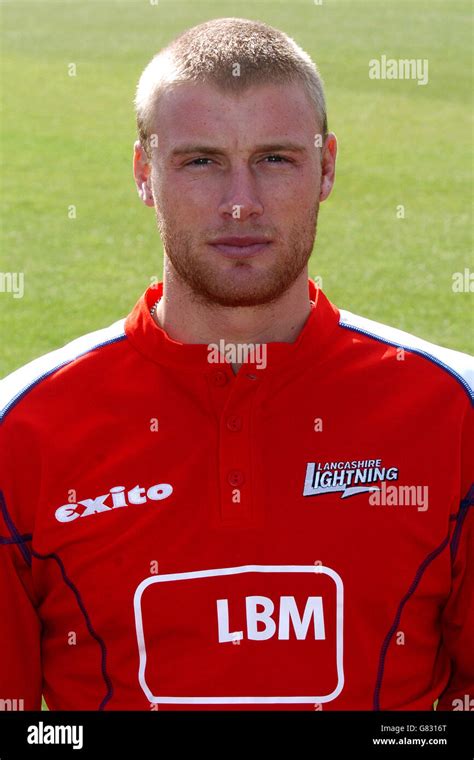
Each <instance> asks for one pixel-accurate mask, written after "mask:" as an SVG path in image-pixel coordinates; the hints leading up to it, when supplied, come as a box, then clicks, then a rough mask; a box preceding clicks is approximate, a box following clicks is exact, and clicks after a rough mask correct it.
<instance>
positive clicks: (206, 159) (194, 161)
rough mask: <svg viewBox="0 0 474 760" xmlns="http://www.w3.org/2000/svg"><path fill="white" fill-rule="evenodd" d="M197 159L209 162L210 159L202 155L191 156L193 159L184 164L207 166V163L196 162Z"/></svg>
mask: <svg viewBox="0 0 474 760" xmlns="http://www.w3.org/2000/svg"><path fill="white" fill-rule="evenodd" d="M198 161H209V162H211V159H210V158H204V157H201V158H193V160H192V161H189V162H188V163H187V164H186V166H207V165H208V164H201V163H198Z"/></svg>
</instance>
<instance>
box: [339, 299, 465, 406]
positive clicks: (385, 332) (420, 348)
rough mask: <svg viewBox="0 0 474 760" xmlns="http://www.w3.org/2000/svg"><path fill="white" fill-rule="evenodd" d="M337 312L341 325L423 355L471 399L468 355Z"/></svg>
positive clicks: (391, 328) (400, 331)
mask: <svg viewBox="0 0 474 760" xmlns="http://www.w3.org/2000/svg"><path fill="white" fill-rule="evenodd" d="M339 311H340V314H341V318H340V320H339V324H340V326H341V327H346V328H349V329H351V330H355V331H356V332H360V333H363V334H365V335H369V336H370V337H372V338H376V339H377V340H380V341H382V342H383V343H389V344H390V345H392V346H400V347H401V348H406V349H407V350H409V351H413V352H414V353H416V354H419V355H420V356H424V357H425V358H426V359H428V360H429V361H432V362H434V363H435V364H438V366H440V367H442V368H443V369H445V370H446V371H447V372H449V373H450V374H451V375H453V376H454V377H455V378H456V379H457V380H458V381H459V382H460V383H461V385H463V387H464V388H465V389H466V391H467V392H468V394H469V396H470V398H471V399H473V398H474V358H473V357H472V356H470V355H469V354H465V353H462V352H461V351H454V350H453V349H451V348H444V347H443V346H438V345H436V344H435V343H430V342H429V341H427V340H423V338H418V337H417V336H416V335H412V334H411V333H407V332H404V331H403V330H398V329H397V328H396V327H390V326H388V325H384V324H382V323H381V322H374V321H373V320H372V319H366V318H365V317H360V316H358V315H357V314H351V312H350V311H345V310H344V309H340V310H339Z"/></svg>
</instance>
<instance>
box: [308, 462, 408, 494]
mask: <svg viewBox="0 0 474 760" xmlns="http://www.w3.org/2000/svg"><path fill="white" fill-rule="evenodd" d="M385 480H398V468H397V467H384V466H382V460H381V459H353V460H352V461H340V462H325V463H324V464H323V463H321V462H308V464H307V465H306V477H305V481H304V489H303V496H319V495H321V494H324V493H334V492H335V491H336V492H337V491H341V492H342V493H341V499H347V498H348V496H355V495H356V494H359V493H364V492H366V491H380V486H378V485H374V484H375V483H381V482H383V481H385ZM362 484H363V485H362Z"/></svg>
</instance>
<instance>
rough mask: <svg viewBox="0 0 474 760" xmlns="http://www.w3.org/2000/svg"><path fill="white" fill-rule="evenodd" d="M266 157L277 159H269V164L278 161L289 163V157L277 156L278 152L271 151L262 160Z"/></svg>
mask: <svg viewBox="0 0 474 760" xmlns="http://www.w3.org/2000/svg"><path fill="white" fill-rule="evenodd" d="M268 158H271V159H274V158H276V159H277V160H276V161H270V163H271V164H279V163H280V162H283V163H287V164H291V161H290V159H289V158H285V156H279V155H278V153H272V154H271V155H270V156H265V158H264V161H266V160H267V159H268Z"/></svg>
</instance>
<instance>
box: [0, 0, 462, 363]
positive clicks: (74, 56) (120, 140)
mask: <svg viewBox="0 0 474 760" xmlns="http://www.w3.org/2000/svg"><path fill="white" fill-rule="evenodd" d="M470 8H471V5H470V3H469V2H468V1H467V0H466V1H464V0H450V2H445V0H407V1H400V0H396V1H392V0H324V3H323V5H322V6H317V5H314V3H313V2H312V0H287V1H286V2H282V1H278V0H277V1H271V2H270V1H268V0H267V1H266V2H258V0H252V2H246V1H243V0H238V1H233V0H220V1H219V2H210V1H207V2H206V1H204V2H201V1H200V0H196V1H195V2H185V1H181V0H159V2H158V4H157V5H152V4H151V3H150V2H149V0H117V1H107V2H103V1H101V0H60V1H59V2H58V1H56V2H50V1H43V0H36V1H34V2H33V1H27V2H25V1H24V0H13V1H7V2H3V3H2V4H1V17H2V52H1V85H2V110H3V118H2V128H1V150H2V173H3V179H2V185H1V201H2V206H3V215H2V242H1V259H0V271H2V272H7V271H16V272H24V276H25V295H24V298H23V299H14V298H13V297H12V295H11V294H8V293H0V321H1V326H0V329H1V332H0V340H1V349H0V376H3V375H5V374H6V373H7V372H9V371H11V370H13V369H14V368H16V367H18V366H20V365H21V364H24V363H25V362H26V361H29V360H30V359H32V358H35V357H36V356H39V355H40V354H43V353H45V352H47V351H49V350H52V349H54V348H57V347H59V346H61V345H64V343H66V342H67V341H69V340H71V339H73V338H74V337H77V336H78V335H81V334H84V333H86V332H89V331H91V330H95V329H98V328H100V327H103V326H106V325H108V324H110V323H111V322H113V321H115V320H116V319H118V318H120V317H122V316H124V315H125V314H127V313H128V311H129V310H130V309H131V308H132V306H133V304H134V303H135V301H136V300H137V299H138V297H139V295H140V294H141V293H142V291H143V290H144V289H145V288H146V287H147V285H148V284H149V283H150V278H151V277H153V276H158V277H161V273H162V248H161V242H160V239H159V237H158V233H157V231H156V227H155V222H154V217H153V212H152V210H150V209H147V208H145V207H144V206H142V205H141V203H140V201H139V199H138V196H137V195H136V191H135V188H134V184H133V181H132V174H131V163H132V145H133V141H134V139H135V122H134V113H133V104H132V99H133V96H134V90H135V86H136V82H137V80H138V77H139V75H140V73H141V71H142V69H143V68H144V66H145V65H146V63H147V62H148V61H149V59H150V58H151V57H152V55H153V54H154V53H155V52H156V51H157V50H158V49H159V48H160V47H162V46H163V45H164V44H165V43H167V42H168V41H169V40H170V39H171V38H172V37H173V36H175V35H176V34H177V33H179V32H180V31H181V30H183V29H184V28H186V27H189V26H192V25H194V24H196V23H199V22H201V21H204V20H206V19H209V18H213V17H218V16H245V17H248V18H254V19H261V20H264V21H266V22H269V23H271V24H272V25H274V26H277V27H280V28H282V29H283V30H285V31H286V32H287V33H289V34H290V35H291V36H293V37H294V38H295V39H296V40H297V41H298V42H299V43H300V44H301V45H302V46H303V48H305V49H306V50H307V51H308V52H309V53H310V54H311V55H312V56H313V58H314V60H315V61H316V62H317V64H318V66H319V67H320V71H321V74H322V76H323V79H324V82H325V88H326V97H327V104H328V114H329V127H330V129H331V130H333V131H334V132H335V133H336V135H337V136H338V140H339V158H338V166H337V179H336V185H335V188H334V191H333V193H332V195H331V197H330V198H329V200H328V201H326V202H325V203H324V204H322V206H321V210H320V217H319V229H318V237H317V241H316V246H315V250H314V252H313V256H312V259H311V266H310V274H311V275H312V276H315V275H320V276H322V278H323V288H324V290H325V292H326V293H327V295H328V296H329V298H330V299H331V300H332V301H333V302H334V303H336V304H337V305H338V306H340V307H341V308H346V309H349V310H351V311H354V312H356V313H359V314H362V315H364V316H367V317H370V318H372V319H376V320H379V321H382V322H385V323H387V324H392V325H394V326H397V327H400V328H402V329H404V330H408V331H410V332H414V333H416V334H417V335H420V336H421V337H423V338H426V339H428V340H431V341H434V342H436V343H440V344H441V345H445V346H449V347H451V348H456V349H459V350H463V351H469V352H471V351H472V350H473V348H474V340H473V330H472V327H473V312H472V294H469V293H460V294H456V293H453V291H452V275H453V273H454V272H457V271H463V270H464V269H465V268H466V267H468V268H470V270H471V271H473V270H474V260H473V256H472V253H471V251H472V232H471V224H472V212H471V203H472V187H471V182H472V167H471V162H470V158H469V151H470V145H471V137H472V116H471V114H472V96H471V88H472V63H471V52H470V41H471V34H472V27H471V21H470ZM382 54H385V55H386V56H387V57H394V58H428V60H429V78H430V79H429V84H428V85H427V86H424V87H423V86H418V85H417V83H416V81H396V80H395V81H371V80H369V78H368V61H369V59H371V58H379V57H380V55H382ZM71 62H72V63H75V64H76V66H77V76H76V77H69V76H68V71H67V66H68V64H69V63H71ZM69 204H74V205H75V206H76V207H77V219H76V220H70V219H68V215H67V211H68V205H69ZM398 204H403V205H404V206H405V211H406V218H405V219H404V220H399V219H397V218H396V213H395V211H396V206H397V205H398Z"/></svg>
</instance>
